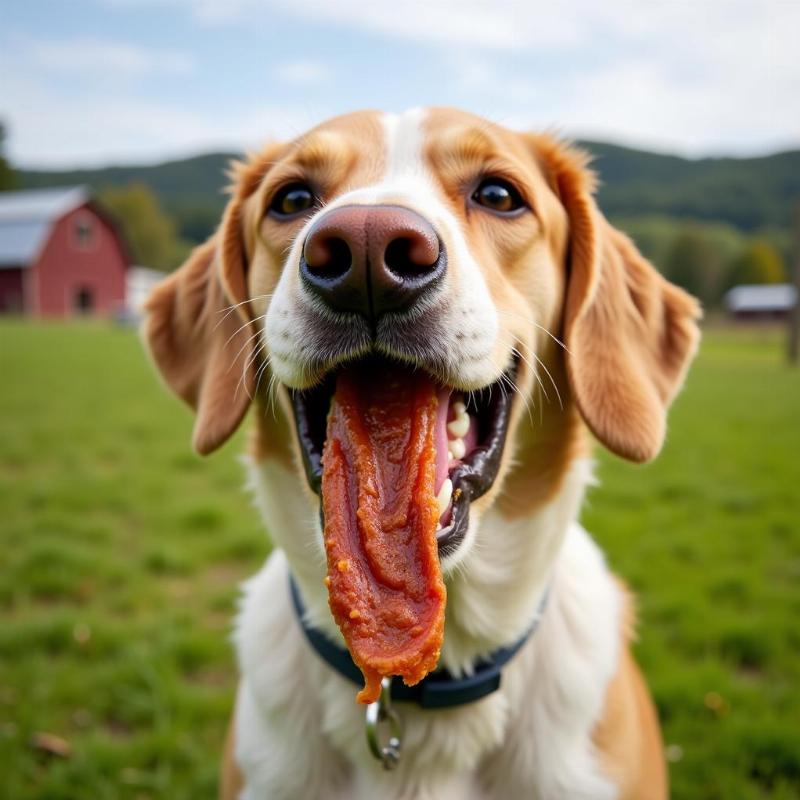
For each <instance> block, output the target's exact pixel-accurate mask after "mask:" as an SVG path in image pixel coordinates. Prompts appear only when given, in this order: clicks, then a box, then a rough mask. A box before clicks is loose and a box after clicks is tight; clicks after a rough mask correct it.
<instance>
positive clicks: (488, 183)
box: [472, 178, 525, 214]
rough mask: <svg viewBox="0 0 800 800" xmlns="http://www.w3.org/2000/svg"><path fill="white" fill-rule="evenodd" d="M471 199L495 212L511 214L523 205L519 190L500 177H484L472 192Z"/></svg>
mask: <svg viewBox="0 0 800 800" xmlns="http://www.w3.org/2000/svg"><path fill="white" fill-rule="evenodd" d="M472 200H473V202H475V203H477V204H478V205H479V206H483V207H484V208H488V209H489V210H490V211H494V212H496V213H497V214H511V213H513V212H514V211H518V210H519V209H521V208H524V206H525V203H524V202H523V200H522V198H521V197H520V196H519V192H518V191H517V190H516V189H515V188H514V187H513V186H512V185H511V184H510V183H509V182H508V181H505V180H503V179H502V178H485V179H484V180H483V181H481V183H480V185H479V186H478V188H477V189H476V190H475V191H474V192H473V193H472Z"/></svg>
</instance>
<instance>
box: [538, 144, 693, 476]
mask: <svg viewBox="0 0 800 800" xmlns="http://www.w3.org/2000/svg"><path fill="white" fill-rule="evenodd" d="M587 161H588V159H587V157H586V156H585V155H584V154H582V153H580V152H578V151H574V150H570V149H566V148H560V150H558V151H557V152H553V153H551V165H552V166H553V168H554V174H555V185H556V188H557V191H558V194H559V195H560V198H561V202H562V203H563V205H564V207H565V209H566V211H567V216H568V218H569V227H570V231H569V254H570V255H569V276H568V284H567V297H566V305H565V311H564V339H565V343H566V346H567V350H568V354H567V356H566V358H567V374H568V377H569V382H570V386H571V389H572V393H573V395H574V397H575V400H576V402H577V405H578V408H579V410H580V412H581V415H582V416H583V418H584V420H585V421H586V423H587V424H588V426H589V428H591V430H592V432H593V433H594V434H595V436H597V438H598V439H599V440H600V441H601V442H602V443H603V444H605V445H606V446H607V447H608V448H609V449H610V450H612V451H613V452H615V453H616V454H617V455H620V456H623V457H624V458H628V459H630V460H632V461H637V462H642V461H649V460H650V459H651V458H654V457H655V456H656V455H658V452H659V450H660V449H661V446H662V444H663V442H664V435H665V432H666V413H667V409H668V407H669V405H670V403H671V402H672V400H673V398H674V397H675V395H676V394H677V392H678V390H679V389H680V388H681V385H682V384H683V379H684V376H685V374H686V370H687V368H688V366H689V363H690V362H691V360H692V358H693V357H694V354H695V352H696V350H697V344H698V341H699V337H700V332H699V329H698V327H697V324H696V320H698V319H699V318H700V316H701V312H700V306H699V304H698V302H697V301H696V300H695V299H694V298H693V297H691V296H690V295H689V294H687V293H686V292H684V291H683V290H682V289H680V288H678V287H677V286H674V285H673V284H671V283H669V281H667V280H665V279H664V278H663V277H662V276H661V275H660V274H659V273H658V272H657V271H656V269H655V268H654V267H653V266H652V265H651V264H650V263H649V262H648V261H647V260H646V259H645V258H644V257H643V256H642V255H641V253H640V252H639V251H638V250H637V249H636V246H635V245H634V244H633V242H631V240H630V239H629V238H628V237H627V236H625V235H624V234H622V233H620V232H619V231H618V230H616V229H615V228H613V227H612V226H611V225H610V224H609V223H608V221H607V220H606V219H605V218H604V217H603V215H602V214H601V213H600V211H599V209H598V208H597V205H596V204H595V201H594V199H593V197H592V193H593V190H594V176H593V174H592V173H591V172H590V171H589V170H588V169H587V168H586V164H587Z"/></svg>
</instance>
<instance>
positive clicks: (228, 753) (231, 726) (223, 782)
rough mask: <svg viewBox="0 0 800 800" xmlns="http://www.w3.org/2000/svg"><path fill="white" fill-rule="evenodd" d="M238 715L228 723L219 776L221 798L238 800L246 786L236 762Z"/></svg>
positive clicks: (222, 799) (223, 799)
mask: <svg viewBox="0 0 800 800" xmlns="http://www.w3.org/2000/svg"><path fill="white" fill-rule="evenodd" d="M235 728H236V715H235V714H234V715H233V716H232V717H231V721H230V722H229V723H228V733H227V735H226V736H225V749H224V750H223V753H222V769H221V770H220V778H219V800H238V798H239V793H240V792H241V791H242V789H243V788H244V779H243V778H242V773H241V770H240V769H239V767H238V766H237V764H236V733H235Z"/></svg>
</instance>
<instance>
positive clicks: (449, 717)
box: [144, 108, 700, 800]
mask: <svg viewBox="0 0 800 800" xmlns="http://www.w3.org/2000/svg"><path fill="white" fill-rule="evenodd" d="M232 177H233V184H232V188H231V190H230V200H229V202H228V204H227V207H226V209H225V212H224V215H223V218H222V221H221V224H220V227H219V229H218V230H217V232H216V233H215V234H214V235H213V236H212V237H211V239H210V240H209V241H208V242H206V243H205V244H203V245H201V246H200V247H198V248H197V249H196V250H195V251H194V252H193V253H192V254H191V256H190V257H189V259H188V261H187V262H186V263H185V264H184V265H183V266H182V267H181V268H179V269H178V270H177V271H176V272H175V273H173V274H172V275H170V276H169V277H168V278H166V279H165V280H164V281H163V282H162V283H161V284H160V285H159V286H158V287H157V288H156V289H155V290H154V292H153V294H152V296H151V297H150V299H149V302H148V304H147V312H146V313H147V316H146V320H145V323H144V335H145V339H146V342H147V345H148V346H149V350H150V353H151V355H152V359H153V361H154V362H155V365H156V366H157V368H158V370H159V372H160V373H161V375H162V377H163V379H164V381H165V382H166V384H167V386H168V387H169V388H170V389H172V390H173V391H174V392H175V393H177V395H178V396H179V397H181V398H182V399H183V400H184V401H186V403H188V404H189V405H190V406H191V407H192V408H193V409H194V411H195V412H196V421H195V425H194V433H193V444H194V447H195V449H196V450H197V451H198V452H199V453H201V454H207V453H210V452H212V451H213V450H215V449H216V448H217V447H219V446H220V445H221V444H222V443H223V442H225V441H226V440H227V439H228V438H229V437H230V436H231V434H232V433H233V432H234V431H235V430H236V429H237V427H238V426H239V424H240V423H241V422H242V419H243V418H244V416H245V414H246V412H247V411H248V409H249V407H250V406H251V405H252V406H254V413H253V414H252V421H253V427H252V431H251V435H250V439H249V445H248V455H247V464H248V471H249V480H250V484H251V487H252V489H253V492H254V495H255V500H256V504H257V506H258V508H259V509H260V511H261V513H262V515H263V518H264V521H265V523H266V527H267V529H268V531H269V534H270V536H271V539H272V541H273V543H274V545H275V549H274V551H273V552H272V554H271V556H270V557H269V559H268V561H267V563H266V564H265V566H264V567H263V569H262V570H261V571H260V572H259V573H258V574H257V575H256V576H255V577H253V578H252V579H250V580H249V581H247V583H246V584H245V586H244V587H243V599H242V605H241V609H240V613H239V616H238V620H237V623H236V627H235V634H234V641H235V648H236V653H237V657H238V664H239V668H240V673H241V680H240V683H239V687H238V692H237V697H236V704H235V710H234V713H233V716H232V720H231V725H230V729H229V734H228V741H227V745H226V748H225V754H224V759H223V766H222V778H221V797H223V798H224V799H225V800H233V798H240V799H241V800H256V798H269V799H270V800H297V799H298V798H326V799H327V798H341V799H342V800H344V798H348V800H354V799H358V798H373V797H380V798H385V799H386V800H390V799H393V800H411V799H412V798H413V799H414V800H423V799H427V798H436V799H437V800H479V798H480V800H489V798H492V799H494V798H498V799H499V798H502V799H503V800H509V798H512V799H514V800H517V799H518V798H519V799H521V798H539V800H554V798H570V799H571V800H576V799H578V798H587V799H588V798H593V799H595V798H603V799H606V798H608V799H609V800H610V799H611V798H631V799H633V798H635V799H636V800H642V799H643V798H653V799H657V798H664V797H666V796H667V792H668V789H667V784H668V781H667V774H666V767H665V760H664V756H663V745H662V740H661V735H660V731H659V726H658V722H657V717H656V713H655V710H654V706H653V703H652V701H651V699H650V696H649V693H648V690H647V688H646V685H645V683H644V681H643V678H642V676H641V674H640V672H639V670H638V668H637V666H636V664H635V663H634V661H633V659H632V656H631V653H630V642H631V637H632V635H633V629H634V611H633V608H632V603H631V598H630V597H629V594H628V592H627V591H626V589H625V587H624V585H623V584H622V583H621V582H620V581H618V580H617V579H616V578H615V577H614V576H613V575H612V573H611V572H610V571H609V568H608V567H607V565H606V563H605V560H604V558H603V555H602V554H601V552H600V550H599V549H598V547H597V546H596V545H595V544H594V543H593V541H592V540H591V538H590V537H589V535H588V534H587V533H586V532H585V531H584V530H583V529H582V528H581V527H580V525H579V523H578V515H579V511H580V508H581V503H582V500H583V497H584V493H585V491H586V489H587V486H589V485H590V484H591V483H592V460H591V451H592V444H591V439H592V436H591V435H593V437H594V438H596V439H597V440H599V441H600V443H602V444H603V445H604V446H605V447H606V448H608V449H610V450H611V451H612V452H614V453H615V454H617V455H619V456H621V457H623V458H625V459H629V460H631V461H634V462H645V461H648V460H650V459H652V458H653V457H655V456H656V455H657V453H658V451H659V450H660V448H661V446H662V443H663V440H664V436H665V417H666V412H667V409H668V406H669V405H670V403H671V402H672V400H673V398H674V397H675V395H676V393H677V392H678V390H679V389H680V388H681V385H682V383H683V380H684V377H685V373H686V370H687V368H688V365H689V363H690V361H691V360H692V358H693V356H694V354H695V351H696V348H697V345H698V339H699V330H698V320H699V317H700V309H699V306H698V304H697V302H696V301H695V299H694V298H692V297H690V296H689V295H688V294H686V293H685V292H684V291H683V290H681V289H680V288H678V287H676V286H674V285H672V284H670V283H669V282H667V281H666V280H665V279H664V278H663V277H661V276H660V274H659V273H658V272H657V271H656V270H655V269H654V268H653V267H652V266H651V265H650V264H649V263H648V262H647V261H646V260H645V258H644V257H643V256H642V255H641V254H640V253H639V251H638V250H637V249H636V247H635V245H634V244H633V243H632V242H631V241H630V239H628V238H627V237H626V236H625V235H624V234H623V233H621V232H620V231H618V230H616V229H615V228H614V227H612V226H611V224H609V222H608V221H607V220H606V219H605V218H604V216H603V215H602V213H601V212H600V210H599V209H598V206H597V205H596V202H595V200H594V191H595V184H596V182H595V177H594V175H593V173H592V172H591V170H590V169H589V157H588V156H587V155H586V154H585V153H584V152H582V151H581V150H580V149H577V148H575V147H574V146H573V145H571V144H569V143H564V142H562V141H559V140H557V139H556V138H554V137H552V136H549V135H538V134H530V133H518V132H513V131H510V130H507V129H506V128H503V127H501V126H499V125H496V124H493V123H491V122H488V121H486V120H484V119H480V118H478V117H475V116H472V115H470V114H467V113H465V112H461V111H456V110H453V109H443V108H431V109H415V110H412V111H408V112H405V113H403V114H399V115H392V114H383V113H378V112H372V111H368V112H357V113H352V114H347V115H345V116H341V117H337V118H334V119H332V120H329V121H327V122H325V123H323V124H321V125H319V126H318V127H316V128H314V129H313V130H311V131H310V132H308V133H306V134H305V135H303V136H300V137H299V138H297V139H296V140H294V141H292V142H289V143H274V144H270V145H268V146H267V147H266V148H265V149H264V150H263V152H261V153H259V154H257V155H254V156H252V157H250V158H248V159H247V160H246V162H244V163H237V164H235V165H234V167H233V168H232ZM363 359H373V362H372V363H380V362H383V361H385V362H387V363H397V364H401V365H406V367H407V370H408V373H407V374H409V375H411V374H414V373H413V371H414V370H417V371H422V372H424V373H426V374H428V375H429V376H431V378H432V379H433V380H435V381H436V383H437V385H438V386H440V387H444V389H443V390H442V391H444V392H445V395H444V396H445V398H447V397H448V396H449V397H450V398H451V400H450V401H445V402H450V403H451V404H453V400H452V398H454V397H458V398H461V399H462V400H463V403H462V405H461V406H460V408H459V410H458V413H460V414H461V415H462V416H463V415H464V414H468V415H469V418H468V420H467V423H469V424H473V420H474V425H475V427H476V430H478V431H479V433H478V438H477V439H476V440H475V441H474V442H473V443H472V444H471V445H469V447H470V448H471V450H470V452H465V450H466V447H467V445H465V444H464V439H459V437H453V436H451V435H450V434H449V433H448V434H447V435H448V444H447V447H448V448H449V450H450V452H449V453H448V457H447V458H448V460H447V464H448V465H449V470H450V471H449V475H450V477H451V478H452V480H451V481H450V486H451V491H450V494H449V495H448V496H447V497H445V498H444V500H445V505H447V508H448V509H449V511H448V512H447V513H448V514H449V520H450V521H449V523H448V524H447V525H446V526H445V527H443V528H441V529H440V530H438V531H437V534H436V535H437V546H438V555H439V559H440V562H441V573H442V575H443V578H444V584H445V586H446V591H447V601H446V610H445V618H444V619H445V627H444V631H445V632H444V639H443V643H442V645H441V654H440V658H439V668H440V669H442V670H446V672H443V673H442V675H444V676H446V680H444V679H443V680H444V682H445V684H447V682H448V681H449V682H450V683H452V684H453V685H456V684H457V683H458V681H459V680H463V679H464V676H467V678H469V676H470V675H476V674H478V673H481V674H483V673H482V672H481V670H483V671H484V672H485V671H486V670H489V671H491V670H494V672H496V673H497V675H498V677H497V678H496V679H495V684H499V685H494V686H493V687H492V690H491V691H488V693H486V694H485V696H482V697H479V698H477V699H474V700H472V701H470V702H461V703H460V704H448V703H443V707H439V708H430V707H420V704H419V702H410V701H406V702H404V701H402V700H397V699H395V700H394V703H393V707H392V708H391V709H389V707H388V705H389V703H390V702H391V694H388V693H389V692H393V691H394V689H386V694H384V693H382V694H381V700H380V703H382V704H383V705H382V706H381V707H380V708H378V709H377V712H376V713H378V712H380V713H379V716H378V723H377V724H378V728H377V733H378V737H379V738H380V737H383V739H382V740H381V742H379V745H380V746H379V747H378V748H377V751H376V752H377V754H378V755H380V756H381V757H382V758H383V763H382V761H381V760H379V759H377V758H375V757H373V754H371V753H370V750H369V748H368V744H367V740H366V738H365V713H364V706H362V705H359V704H358V703H356V702H355V699H354V691H355V689H356V688H357V687H355V685H354V683H353V682H352V681H351V680H349V679H348V678H347V677H345V675H344V674H343V673H342V670H341V669H337V668H336V667H335V665H334V664H333V659H332V658H327V657H326V656H325V654H324V653H322V652H321V650H320V648H323V649H324V646H327V647H330V648H333V650H334V651H336V652H337V653H339V654H341V653H342V652H345V651H344V649H343V648H344V645H343V637H342V632H341V631H340V629H339V627H337V625H336V624H335V621H334V619H333V617H332V615H331V610H330V608H329V599H328V592H327V590H326V587H325V585H324V581H323V578H324V576H325V573H326V554H325V548H324V542H323V534H322V527H321V525H322V522H321V520H320V497H319V492H320V488H319V475H320V469H321V467H320V462H321V461H322V460H323V457H322V453H323V449H324V447H325V437H326V432H325V431H326V429H325V424H326V422H325V420H326V416H327V414H328V411H329V408H330V406H331V397H332V391H333V389H332V388H331V381H332V380H334V381H335V380H336V375H337V374H339V373H340V372H341V371H342V370H346V369H347V368H348V365H350V364H352V363H355V362H358V361H359V360H363ZM402 374H406V373H402ZM465 408H466V411H464V409H465ZM448 413H449V415H450V418H452V416H453V415H452V413H450V412H448ZM465 424H466V423H465ZM464 429H466V427H465V428H464ZM456 440H458V441H456ZM490 456H491V457H490ZM465 476H466V477H465ZM448 480H449V479H448ZM470 481H472V483H470ZM437 482H438V481H437ZM453 486H455V487H456V488H455V489H453V488H452V487H453ZM459 487H460V488H459ZM462 490H463V491H462ZM440 494H441V492H440ZM442 519H444V517H442ZM290 578H291V580H290ZM534 628H535V629H534ZM320 640H322V642H323V644H322V645H320V644H319V642H320ZM314 641H316V642H317V645H316V646H315V644H314ZM325 643H327V644H325ZM498 653H499V654H502V658H501V657H500V655H498ZM337 658H338V656H337ZM503 659H505V660H504V661H503ZM500 661H503V663H502V666H501V667H498V666H497V665H498V663H500ZM487 664H488V667H487V666H486V665H487ZM395 681H396V682H397V683H399V681H398V680H397V679H395ZM384 685H385V686H386V684H384ZM421 685H424V684H421ZM448 686H449V684H447V685H446V686H445V689H446V690H447V691H449V689H448ZM462 699H463V698H462ZM369 708H370V709H372V710H373V711H374V710H375V709H374V705H373V706H370V707H369ZM398 719H399V721H400V722H401V723H402V726H403V732H402V736H399V735H398V736H397V737H396V738H398V739H400V740H401V742H399V743H398V742H390V744H391V745H392V746H394V745H398V744H401V745H402V750H401V752H400V757H399V761H398V760H397V759H396V758H394V761H397V763H396V765H395V764H394V761H393V762H392V763H391V764H388V763H386V758H385V757H386V756H387V754H388V755H392V756H393V757H396V756H397V752H393V753H389V750H391V747H389V748H388V749H387V747H386V746H385V743H386V741H387V734H386V731H384V730H383V728H381V727H380V725H381V724H382V723H384V724H388V723H389V722H393V721H395V720H398ZM371 724H372V725H373V728H372V730H373V733H374V732H375V730H376V729H375V717H374V716H373V720H372V723H371ZM389 733H392V731H389ZM396 750H397V748H396V747H395V751H396ZM385 766H395V768H394V769H391V770H387V769H385V768H384V767H385Z"/></svg>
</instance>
